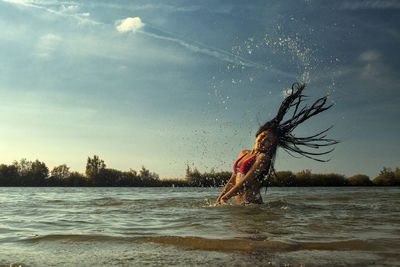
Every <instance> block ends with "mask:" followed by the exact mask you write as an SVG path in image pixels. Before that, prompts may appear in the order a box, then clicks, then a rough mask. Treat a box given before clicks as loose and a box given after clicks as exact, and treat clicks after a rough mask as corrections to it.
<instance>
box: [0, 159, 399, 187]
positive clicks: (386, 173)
mask: <svg viewBox="0 0 400 267" xmlns="http://www.w3.org/2000/svg"><path fill="white" fill-rule="evenodd" d="M231 174H232V173H231V172H228V171H222V172H216V171H214V170H211V171H210V172H204V173H201V172H200V171H199V170H198V169H197V168H190V167H189V166H187V168H186V173H185V178H184V179H179V178H177V179H160V178H159V175H158V174H156V173H154V172H151V171H150V170H148V169H146V168H145V167H144V166H143V167H142V169H140V170H139V171H136V170H132V169H130V170H129V171H120V170H116V169H112V168H107V166H106V164H105V162H104V161H103V160H102V159H100V158H99V157H98V156H96V155H94V156H93V157H88V159H87V162H86V171H85V173H84V174H82V173H79V172H76V171H71V170H70V168H69V167H68V166H67V165H66V164H62V165H59V166H56V167H54V168H53V169H52V170H51V171H50V170H49V168H48V167H47V166H46V164H45V163H44V162H41V161H39V160H36V161H29V160H26V159H22V160H20V161H14V162H13V163H12V164H10V165H6V164H0V186H129V187H164V186H165V187H170V186H179V187H183V186H188V187H190V186H192V187H218V186H223V185H224V184H226V182H227V181H228V180H229V178H230V177H231ZM263 185H264V186H400V169H399V168H396V169H395V170H392V169H390V168H386V167H384V168H383V169H382V170H381V171H380V173H379V175H378V176H377V177H375V178H374V179H372V180H371V179H370V177H368V176H367V175H362V174H358V175H354V176H351V177H345V176H343V175H340V174H335V173H330V174H313V173H311V171H310V170H304V171H301V172H298V173H293V172H291V171H279V172H276V173H275V174H274V175H273V176H272V177H271V178H270V179H269V180H265V181H264V184H263Z"/></svg>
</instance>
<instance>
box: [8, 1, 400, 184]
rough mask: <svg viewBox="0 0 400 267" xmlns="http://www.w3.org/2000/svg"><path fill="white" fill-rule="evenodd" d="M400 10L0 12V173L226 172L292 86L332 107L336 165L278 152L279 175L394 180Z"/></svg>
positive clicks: (303, 5) (80, 6) (57, 8)
mask: <svg viewBox="0 0 400 267" xmlns="http://www.w3.org/2000/svg"><path fill="white" fill-rule="evenodd" d="M399 11H400V3H399V2H398V1H389V0H382V1H374V0H367V1H358V0H352V1H323V0H318V1H317V0H305V1H286V0H284V1H190V0H185V1H160V0H159V1H56V0H48V1H41V0H2V1H0V32H1V34H0V58H1V61H0V99H1V100H2V104H1V105H0V111H1V114H2V116H1V117H0V125H1V129H2V130H1V131H0V151H1V153H0V162H1V163H6V164H10V163H12V162H13V161H14V160H19V159H21V158H27V159H29V160H35V159H39V160H41V161H44V162H46V164H47V165H48V166H49V168H50V169H52V168H53V167H54V166H57V165H60V164H64V163H65V164H67V165H68V166H70V167H71V169H73V170H77V171H84V169H85V165H86V159H87V157H88V156H92V155H94V154H96V155H99V156H100V157H101V158H102V159H103V160H105V162H106V164H107V166H108V167H110V168H116V169H120V170H129V169H130V168H132V169H139V168H141V166H142V165H144V166H145V167H147V168H148V169H150V170H152V171H154V172H157V173H158V174H159V175H160V176H161V177H183V176H184V173H185V168H186V165H187V164H189V165H190V166H196V167H197V168H198V169H199V170H200V171H209V170H211V168H214V169H215V170H230V169H231V168H232V164H233V162H234V161H235V158H236V157H237V155H238V154H239V153H240V151H241V150H243V149H248V148H252V147H253V144H254V140H255V139H254V134H255V132H256V131H257V129H258V126H259V125H260V124H261V123H263V122H264V121H266V120H269V119H271V118H272V117H273V116H274V115H275V113H276V112H277V108H278V107H279V105H280V103H281V101H282V99H283V97H284V91H285V90H286V89H287V88H288V87H290V85H291V84H292V83H293V82H294V81H305V82H307V83H308V87H307V88H306V91H305V93H306V94H307V95H309V96H310V98H309V101H312V100H313V99H316V98H317V97H321V96H323V95H325V94H329V95H330V96H329V101H330V102H333V103H335V104H336V105H335V106H334V107H333V108H332V109H331V110H329V111H327V112H325V113H322V114H320V115H318V116H317V117H315V118H312V119H311V120H310V121H307V122H306V123H304V125H301V126H300V127H298V129H297V130H296V132H295V133H296V134H297V135H298V136H301V135H309V134H312V133H314V132H316V131H318V130H321V129H323V128H326V127H329V126H330V125H334V128H333V129H332V130H331V131H330V133H329V136H330V137H332V138H336V139H339V140H340V141H341V143H340V144H339V145H337V147H336V150H335V151H334V152H333V153H332V154H330V155H329V157H328V158H330V159H331V160H330V162H328V163H320V162H314V161H311V160H308V159H304V158H301V159H296V158H293V157H291V156H289V155H288V154H287V153H286V152H284V151H279V152H278V158H277V161H276V169H277V170H292V171H295V172H296V171H300V170H303V169H311V170H312V172H322V173H326V172H335V173H340V174H344V175H348V176H350V175H354V174H358V173H364V174H367V175H369V176H371V178H373V177H375V176H376V175H377V174H378V173H379V171H380V169H381V168H382V167H384V166H387V167H392V168H394V167H400V163H399V155H400V145H399V139H398V132H399V130H400V126H399V125H400V124H399V118H400V108H399V107H398V103H399V101H400V88H399V82H400V78H399V77H400V75H399V64H400V63H399V62H400V60H399V52H398V48H399V47H400V29H399V24H400V23H399V22H400V12H399Z"/></svg>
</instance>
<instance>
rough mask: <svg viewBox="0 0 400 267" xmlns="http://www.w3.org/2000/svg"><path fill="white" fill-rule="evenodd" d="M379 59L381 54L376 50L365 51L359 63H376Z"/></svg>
mask: <svg viewBox="0 0 400 267" xmlns="http://www.w3.org/2000/svg"><path fill="white" fill-rule="evenodd" d="M380 58H381V53H380V52H379V51H377V50H367V51H365V52H363V53H362V54H361V55H360V57H359V59H360V60H361V61H366V62H371V61H377V60H379V59H380Z"/></svg>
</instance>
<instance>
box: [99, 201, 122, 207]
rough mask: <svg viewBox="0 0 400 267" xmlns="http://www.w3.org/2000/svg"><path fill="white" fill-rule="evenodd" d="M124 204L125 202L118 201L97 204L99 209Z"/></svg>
mask: <svg viewBox="0 0 400 267" xmlns="http://www.w3.org/2000/svg"><path fill="white" fill-rule="evenodd" d="M124 204H125V203H124V202H121V201H116V202H107V203H99V204H96V206H97V207H112V206H122V205H124Z"/></svg>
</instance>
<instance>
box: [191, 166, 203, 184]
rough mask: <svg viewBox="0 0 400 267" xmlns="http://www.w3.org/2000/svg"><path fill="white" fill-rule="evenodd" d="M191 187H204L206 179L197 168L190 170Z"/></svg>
mask: <svg viewBox="0 0 400 267" xmlns="http://www.w3.org/2000/svg"><path fill="white" fill-rule="evenodd" d="M187 179H188V182H189V185H190V186H204V183H203V179H204V177H203V176H202V175H201V173H200V172H199V170H198V169H197V168H196V167H195V168H194V169H193V171H192V170H189V175H188V177H187Z"/></svg>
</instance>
